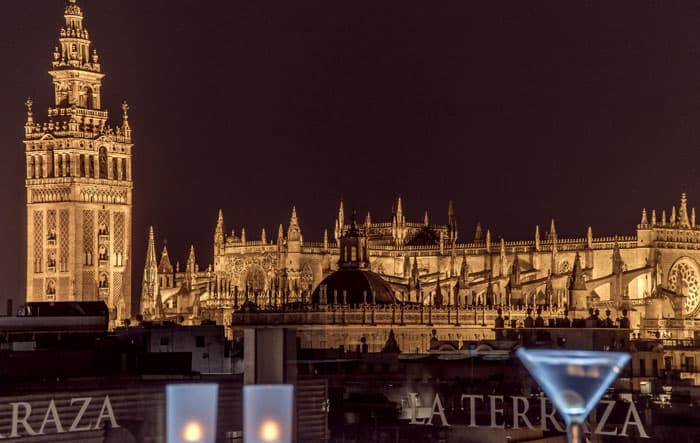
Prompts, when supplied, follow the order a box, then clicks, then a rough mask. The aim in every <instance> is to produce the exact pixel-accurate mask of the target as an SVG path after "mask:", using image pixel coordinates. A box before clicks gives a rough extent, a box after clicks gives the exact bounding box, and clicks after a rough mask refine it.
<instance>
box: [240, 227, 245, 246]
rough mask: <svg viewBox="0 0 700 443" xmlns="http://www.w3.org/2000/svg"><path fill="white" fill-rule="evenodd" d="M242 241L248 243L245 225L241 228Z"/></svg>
mask: <svg viewBox="0 0 700 443" xmlns="http://www.w3.org/2000/svg"><path fill="white" fill-rule="evenodd" d="M241 243H243V244H245V243H246V237H245V227H243V228H241Z"/></svg>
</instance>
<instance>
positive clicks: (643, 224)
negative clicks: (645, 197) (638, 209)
mask: <svg viewBox="0 0 700 443" xmlns="http://www.w3.org/2000/svg"><path fill="white" fill-rule="evenodd" d="M639 224H640V225H642V226H646V225H648V224H649V220H648V219H647V210H646V208H644V209H642V221H640V222H639Z"/></svg>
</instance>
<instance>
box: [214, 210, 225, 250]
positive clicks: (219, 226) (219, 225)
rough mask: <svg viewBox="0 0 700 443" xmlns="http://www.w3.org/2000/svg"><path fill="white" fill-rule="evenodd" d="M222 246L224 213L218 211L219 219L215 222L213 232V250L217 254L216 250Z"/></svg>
mask: <svg viewBox="0 0 700 443" xmlns="http://www.w3.org/2000/svg"><path fill="white" fill-rule="evenodd" d="M223 245H224V213H223V212H222V211H221V209H219V217H218V218H217V220H216V229H215V230H214V249H215V253H217V252H218V251H217V248H221V247H222V246H223Z"/></svg>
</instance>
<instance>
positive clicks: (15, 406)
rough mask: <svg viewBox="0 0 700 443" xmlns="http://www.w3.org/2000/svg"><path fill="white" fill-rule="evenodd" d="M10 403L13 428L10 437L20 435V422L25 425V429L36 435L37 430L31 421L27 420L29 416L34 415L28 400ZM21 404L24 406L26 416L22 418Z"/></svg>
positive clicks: (28, 432)
mask: <svg viewBox="0 0 700 443" xmlns="http://www.w3.org/2000/svg"><path fill="white" fill-rule="evenodd" d="M10 405H11V406H12V430H11V431H10V438H14V437H19V436H20V435H19V429H18V425H19V424H21V425H22V426H23V427H24V430H25V431H26V432H27V434H29V435H36V432H35V431H34V429H32V427H31V426H29V422H28V421H27V420H28V419H29V416H30V415H32V405H31V404H29V403H27V402H26V401H20V402H17V403H10ZM20 406H21V407H23V408H24V417H22V418H20V417H19V408H20Z"/></svg>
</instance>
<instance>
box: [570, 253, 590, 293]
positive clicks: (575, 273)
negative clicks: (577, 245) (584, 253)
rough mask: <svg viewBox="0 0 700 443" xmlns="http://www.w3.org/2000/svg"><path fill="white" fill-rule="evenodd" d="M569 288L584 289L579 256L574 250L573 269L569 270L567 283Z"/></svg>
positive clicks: (584, 281)
mask: <svg viewBox="0 0 700 443" xmlns="http://www.w3.org/2000/svg"><path fill="white" fill-rule="evenodd" d="M569 289H570V290H581V289H586V279H585V278H584V275H583V266H581V256H580V255H579V253H578V251H576V258H574V269H573V270H572V271H571V281H570V283H569Z"/></svg>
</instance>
